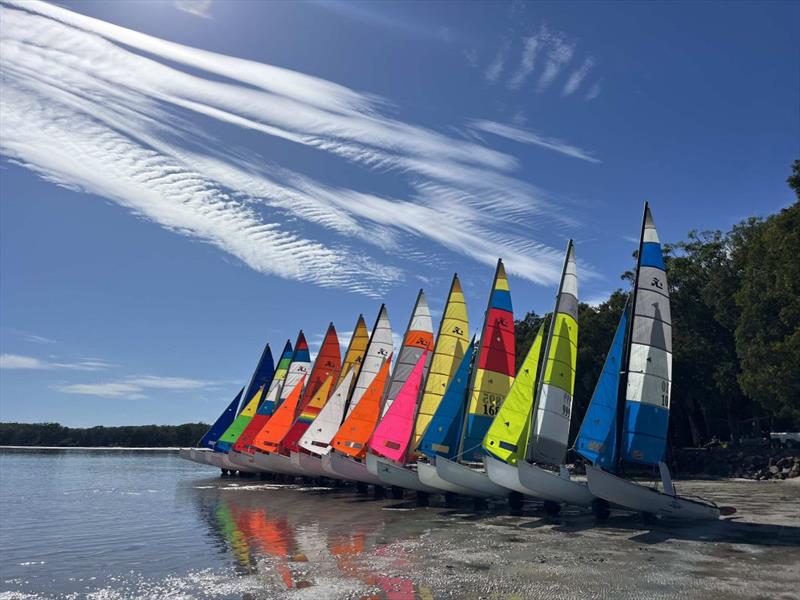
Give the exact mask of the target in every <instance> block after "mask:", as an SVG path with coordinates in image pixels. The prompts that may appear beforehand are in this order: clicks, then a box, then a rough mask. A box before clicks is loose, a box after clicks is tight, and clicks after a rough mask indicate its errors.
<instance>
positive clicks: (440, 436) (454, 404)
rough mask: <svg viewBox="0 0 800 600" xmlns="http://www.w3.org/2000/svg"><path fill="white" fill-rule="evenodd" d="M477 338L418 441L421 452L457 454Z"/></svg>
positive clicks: (449, 456) (443, 454)
mask: <svg viewBox="0 0 800 600" xmlns="http://www.w3.org/2000/svg"><path fill="white" fill-rule="evenodd" d="M474 354H475V340H474V339H473V341H472V342H470V343H469V345H468V346H467V349H466V352H465V353H464V356H463V357H462V358H461V362H460V364H459V365H458V368H457V369H456V372H455V374H454V375H453V377H452V378H451V379H450V384H449V385H448V386H447V390H446V391H445V393H444V395H443V396H442V397H441V400H440V402H439V405H438V407H437V408H436V413H434V415H433V418H432V419H431V420H430V421H429V424H428V427H427V429H426V430H425V434H424V435H423V436H422V439H421V440H420V443H419V448H418V449H419V451H420V452H421V453H422V454H424V455H425V456H427V457H428V458H431V459H432V458H434V457H435V456H437V455H441V456H444V457H446V458H453V457H454V456H455V455H456V454H457V453H458V434H459V433H460V432H461V425H462V423H463V421H464V409H465V404H466V395H467V387H468V386H469V380H470V372H471V370H472V362H473V361H472V358H473V356H474Z"/></svg>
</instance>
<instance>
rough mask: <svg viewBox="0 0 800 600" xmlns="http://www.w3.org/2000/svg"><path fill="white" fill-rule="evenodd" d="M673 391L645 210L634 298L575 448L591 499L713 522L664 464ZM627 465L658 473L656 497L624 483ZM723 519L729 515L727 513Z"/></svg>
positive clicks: (711, 509)
mask: <svg viewBox="0 0 800 600" xmlns="http://www.w3.org/2000/svg"><path fill="white" fill-rule="evenodd" d="M671 385H672V320H671V315H670V303H669V287H668V285H667V274H666V267H665V265H664V259H663V255H662V252H661V243H660V242H659V239H658V234H657V233H656V228H655V224H654V222H653V217H652V214H651V213H650V208H649V206H648V205H647V204H645V206H644V216H643V218H642V230H641V235H640V238H639V253H638V257H637V260H636V272H635V277H634V286H633V292H632V293H631V296H630V298H629V302H628V304H627V305H626V307H625V310H624V312H623V314H622V318H621V319H620V323H619V325H618V327H617V331H616V334H615V335H614V340H613V341H612V344H611V349H610V350H609V353H608V357H607V358H606V364H605V365H604V367H603V371H602V373H601V375H600V379H599V380H598V382H597V386H596V388H595V391H594V394H593V395H592V399H591V402H590V404H589V408H588V410H587V412H586V416H585V417H584V419H583V423H582V424H581V428H580V431H579V433H578V437H577V439H576V442H575V447H576V450H577V451H578V453H579V454H581V455H582V456H583V457H584V458H586V459H587V460H589V461H590V462H591V464H590V465H587V467H586V475H587V480H588V486H589V491H590V492H591V493H592V494H593V495H594V496H596V497H597V498H598V499H600V500H599V501H598V502H595V505H594V506H595V512H596V513H598V514H601V515H602V514H604V513H605V514H607V510H608V503H612V504H616V505H619V506H622V507H625V508H629V509H632V510H635V511H638V512H641V513H643V514H645V515H657V516H660V517H666V518H676V519H697V520H709V519H717V518H719V515H720V508H719V507H718V506H717V505H715V504H714V503H713V502H709V501H705V500H702V499H699V498H688V497H685V496H680V495H678V493H677V491H676V489H675V486H674V484H673V483H672V478H671V475H670V472H669V468H668V467H667V465H666V463H665V462H664V452H665V449H666V444H667V429H668V427H669V408H670V387H671ZM625 463H635V464H639V465H649V466H653V467H655V466H657V467H658V470H659V475H660V479H661V484H662V489H661V490H659V489H657V488H656V487H652V488H648V487H645V486H643V485H640V484H638V483H634V482H633V481H630V480H628V479H624V478H623V477H622V474H623V467H624V464H625ZM726 512H730V510H727V511H726Z"/></svg>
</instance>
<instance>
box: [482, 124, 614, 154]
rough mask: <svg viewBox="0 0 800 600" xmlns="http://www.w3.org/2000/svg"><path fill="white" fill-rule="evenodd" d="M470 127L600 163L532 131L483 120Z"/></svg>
mask: <svg viewBox="0 0 800 600" xmlns="http://www.w3.org/2000/svg"><path fill="white" fill-rule="evenodd" d="M472 126H473V127H475V128H476V129H479V130H481V131H485V132H487V133H493V134H494V135H499V136H501V137H505V138H508V139H510V140H514V141H516V142H521V143H523V144H534V145H536V146H541V147H542V148H547V149H548V150H553V151H554V152H558V153H560V154H565V155H567V156H572V157H574V158H580V159H581V160H585V161H588V162H592V163H599V162H601V161H600V160H599V159H597V158H595V157H593V156H592V155H591V154H589V153H588V152H587V151H586V150H583V149H581V148H578V147H577V146H573V145H571V144H568V143H566V142H564V141H562V140H559V139H556V138H551V137H545V136H542V135H539V134H538V133H534V132H532V131H526V130H524V129H519V128H518V127H511V126H510V125H503V124H502V123H496V122H495V121H483V120H479V121H473V122H472Z"/></svg>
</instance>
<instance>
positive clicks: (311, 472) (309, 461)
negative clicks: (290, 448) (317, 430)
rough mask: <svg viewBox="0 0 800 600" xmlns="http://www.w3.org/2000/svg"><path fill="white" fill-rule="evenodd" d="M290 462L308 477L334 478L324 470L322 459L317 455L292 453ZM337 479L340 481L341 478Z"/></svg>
mask: <svg viewBox="0 0 800 600" xmlns="http://www.w3.org/2000/svg"><path fill="white" fill-rule="evenodd" d="M289 460H291V461H292V466H294V467H295V468H296V469H298V470H299V471H300V472H301V473H302V474H303V475H305V476H306V477H334V476H333V475H331V474H329V473H328V472H327V471H325V469H323V468H322V457H321V456H318V455H316V454H306V453H305V452H291V453H290V454H289ZM335 479H339V477H335Z"/></svg>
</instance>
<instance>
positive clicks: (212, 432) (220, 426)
mask: <svg viewBox="0 0 800 600" xmlns="http://www.w3.org/2000/svg"><path fill="white" fill-rule="evenodd" d="M243 393H244V388H242V389H241V390H239V393H238V394H236V397H235V398H234V399H233V400H231V403H230V404H228V407H227V408H226V409H225V410H223V411H222V414H221V415H220V416H219V417H217V420H216V421H214V424H213V425H212V426H211V427H209V429H208V431H206V433H205V435H204V436H203V437H202V438H200V441H199V442H198V443H197V445H198V446H199V447H200V448H213V447H214V444H216V443H217V440H218V439H219V438H220V436H222V434H223V433H225V430H226V429H228V427H230V425H231V423H233V420H234V419H235V418H236V411H237V410H238V407H239V402H240V401H241V400H242V394H243Z"/></svg>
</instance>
